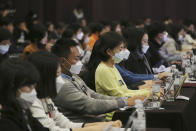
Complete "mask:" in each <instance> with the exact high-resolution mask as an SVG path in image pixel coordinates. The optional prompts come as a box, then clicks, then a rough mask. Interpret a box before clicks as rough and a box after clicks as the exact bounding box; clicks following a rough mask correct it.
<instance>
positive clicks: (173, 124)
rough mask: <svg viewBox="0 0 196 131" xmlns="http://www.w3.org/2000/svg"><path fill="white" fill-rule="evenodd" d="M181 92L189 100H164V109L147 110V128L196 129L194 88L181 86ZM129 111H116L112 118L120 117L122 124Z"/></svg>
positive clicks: (177, 130) (126, 118) (184, 130)
mask: <svg viewBox="0 0 196 131" xmlns="http://www.w3.org/2000/svg"><path fill="white" fill-rule="evenodd" d="M181 94H182V95H184V96H188V97H190V98H191V99H190V101H185V100H176V101H175V102H164V103H163V105H162V107H163V108H164V110H147V111H146V119H147V127H149V128H170V129H172V131H189V130H188V129H187V128H191V129H194V130H190V131H196V124H195V123H194V122H195V121H196V104H195V103H196V97H195V89H194V88H182V90H181ZM131 113H132V112H131V111H117V112H116V113H115V115H114V117H113V118H114V119H120V120H121V121H122V122H123V124H125V123H126V121H127V120H128V117H129V115H130V114H131Z"/></svg>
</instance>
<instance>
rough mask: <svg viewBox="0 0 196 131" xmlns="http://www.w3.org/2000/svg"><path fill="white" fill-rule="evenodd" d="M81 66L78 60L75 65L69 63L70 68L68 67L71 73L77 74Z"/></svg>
mask: <svg viewBox="0 0 196 131" xmlns="http://www.w3.org/2000/svg"><path fill="white" fill-rule="evenodd" d="M82 66H83V64H82V62H81V61H78V62H77V63H76V64H75V65H71V68H70V70H69V71H70V72H71V73H73V74H76V75H78V74H80V71H81V69H82Z"/></svg>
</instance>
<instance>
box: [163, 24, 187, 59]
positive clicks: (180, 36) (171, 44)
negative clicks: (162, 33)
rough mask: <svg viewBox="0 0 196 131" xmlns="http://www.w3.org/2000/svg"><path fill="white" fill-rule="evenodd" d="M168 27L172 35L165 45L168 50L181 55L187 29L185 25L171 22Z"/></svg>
mask: <svg viewBox="0 0 196 131" xmlns="http://www.w3.org/2000/svg"><path fill="white" fill-rule="evenodd" d="M167 28H168V34H169V36H170V37H169V39H168V41H167V42H166V43H165V44H164V45H163V46H164V47H165V48H166V49H167V50H168V52H170V53H172V54H175V55H181V54H182V53H183V52H182V44H183V42H184V40H185V30H184V28H183V26H181V25H177V24H170V25H168V27H167Z"/></svg>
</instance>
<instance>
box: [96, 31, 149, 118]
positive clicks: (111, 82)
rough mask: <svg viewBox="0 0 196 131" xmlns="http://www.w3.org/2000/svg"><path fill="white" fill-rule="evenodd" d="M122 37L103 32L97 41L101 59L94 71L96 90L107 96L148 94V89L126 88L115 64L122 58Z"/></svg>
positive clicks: (111, 114) (109, 116)
mask: <svg viewBox="0 0 196 131" xmlns="http://www.w3.org/2000/svg"><path fill="white" fill-rule="evenodd" d="M124 42H125V41H124V39H123V37H122V36H120V35H119V34H118V33H116V32H108V33H105V34H103V35H102V36H101V37H100V39H99V40H98V41H97V44H99V50H98V52H97V53H98V58H99V59H100V60H101V62H100V63H99V65H98V67H97V69H96V71H95V86H96V91H97V92H98V93H101V94H103V95H108V96H121V97H135V96H136V97H137V96H140V95H142V96H149V95H150V91H149V90H148V89H141V90H130V89H128V88H127V85H126V83H125V82H124V80H123V78H122V76H121V75H120V73H119V71H118V69H117V68H116V67H115V64H118V63H120V62H121V61H122V60H123V59H124V56H123V52H122V51H123V48H124ZM112 116H113V113H107V118H106V119H107V120H110V119H111V118H112Z"/></svg>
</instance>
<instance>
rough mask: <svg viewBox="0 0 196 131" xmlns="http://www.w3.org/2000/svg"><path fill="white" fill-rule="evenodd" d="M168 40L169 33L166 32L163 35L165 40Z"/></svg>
mask: <svg viewBox="0 0 196 131" xmlns="http://www.w3.org/2000/svg"><path fill="white" fill-rule="evenodd" d="M167 41H168V33H165V34H164V35H163V42H165V43H166V42H167Z"/></svg>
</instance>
